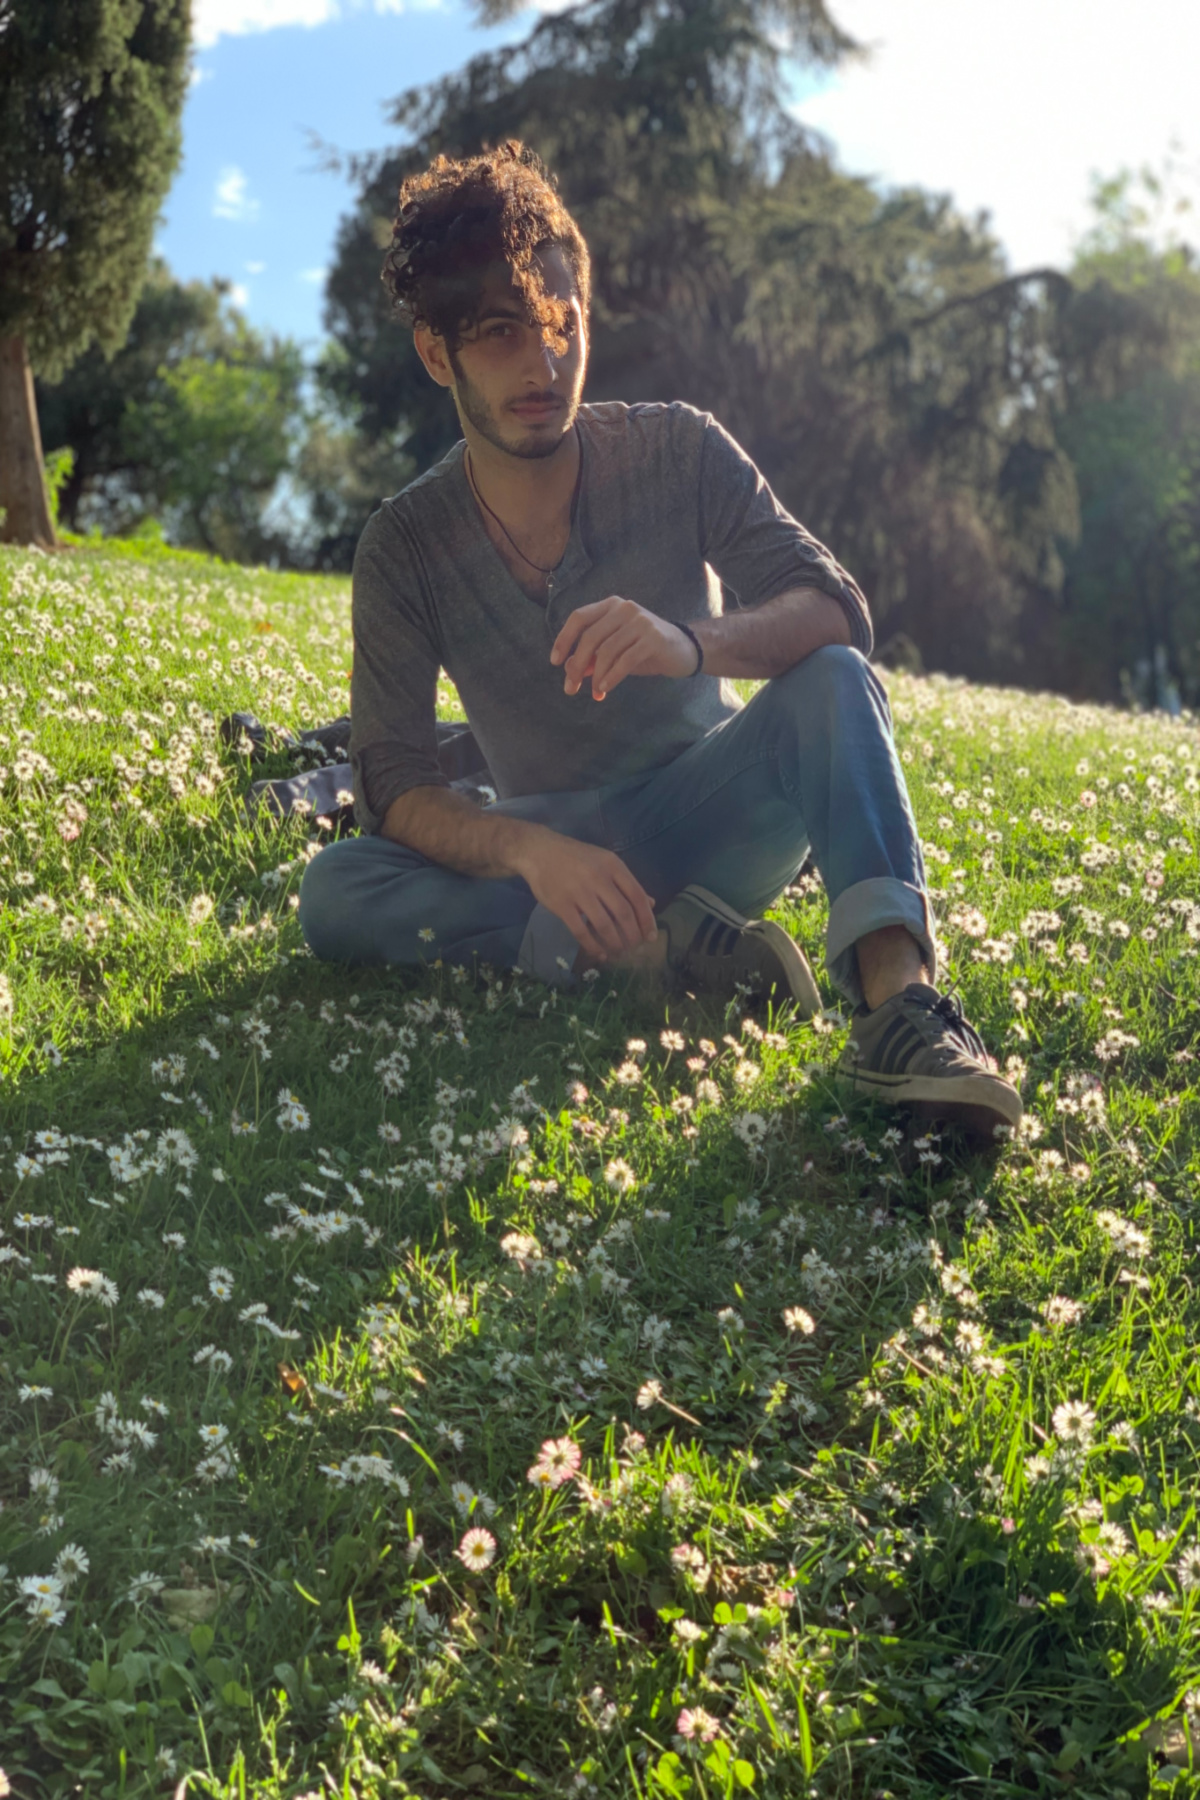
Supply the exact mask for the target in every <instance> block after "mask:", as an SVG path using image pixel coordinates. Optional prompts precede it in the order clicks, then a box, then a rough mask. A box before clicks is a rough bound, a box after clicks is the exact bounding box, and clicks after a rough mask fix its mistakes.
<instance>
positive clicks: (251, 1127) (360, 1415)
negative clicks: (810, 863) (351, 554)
mask: <svg viewBox="0 0 1200 1800" xmlns="http://www.w3.org/2000/svg"><path fill="white" fill-rule="evenodd" d="M348 601H349V595H348V587H347V584H346V583H344V582H342V581H335V580H320V579H314V578H305V577H292V576H279V575H271V574H269V573H266V572H263V571H242V570H234V569H231V568H229V567H227V566H224V565H217V564H209V565H205V564H203V563H201V562H199V561H197V560H195V559H189V560H188V561H187V562H177V561H174V560H172V559H170V558H163V557H159V558H157V559H154V558H151V559H149V560H145V561H142V560H139V559H138V558H137V557H136V556H133V555H129V554H126V555H122V556H111V555H108V554H106V553H105V552H103V551H101V550H96V549H91V548H86V547H85V548H77V549H75V550H73V551H72V552H70V553H68V554H64V555H62V556H59V557H44V556H36V555H28V556H27V555H23V554H20V553H16V552H12V551H6V552H3V553H0V612H2V613H3V627H4V644H5V649H4V652H3V661H2V664H0V768H2V771H3V773H2V775H0V791H2V794H3V803H4V804H3V810H2V813H0V906H2V909H3V910H2V911H0V969H2V970H3V971H4V974H3V983H2V985H0V1109H2V1118H0V1208H2V1210H0V1224H2V1225H3V1228H4V1232H3V1236H2V1237H0V1259H2V1260H0V1434H2V1443H3V1454H2V1457H0V1497H2V1499H3V1509H2V1510H0V1561H3V1562H4V1563H5V1564H6V1565H7V1572H6V1576H5V1579H4V1581H3V1583H2V1585H0V1690H2V1691H3V1694H4V1698H5V1706H4V1709H3V1710H2V1711H0V1765H2V1766H3V1768H4V1769H5V1770H6V1771H7V1775H8V1779H9V1780H10V1782H11V1784H12V1788H13V1791H14V1792H15V1793H17V1794H19V1795H22V1796H28V1797H30V1800H32V1797H33V1796H38V1797H41V1796H44V1795H45V1796H49V1795H54V1796H60V1795H61V1796H66V1795H68V1794H72V1795H74V1794H80V1795H84V1796H86V1797H87V1800H107V1797H108V1796H114V1797H115V1796H137V1795H150V1794H154V1795H158V1794H170V1793H172V1792H173V1791H176V1789H177V1784H180V1783H183V1785H182V1787H179V1791H180V1792H181V1793H188V1794H191V1795H212V1796H216V1795H221V1796H225V1795H229V1796H234V1795H237V1796H241V1795H254V1796H261V1797H262V1800H267V1797H270V1800H284V1797H286V1800H297V1797H298V1796H300V1795H309V1796H316V1795H318V1794H320V1795H340V1796H343V1797H344V1800H345V1797H349V1796H356V1797H359V1800H365V1797H368V1796H370V1797H372V1800H373V1797H374V1796H384V1795H387V1796H392V1795H420V1796H424V1797H425V1800H434V1797H440V1796H449V1795H452V1794H458V1793H483V1794H486V1795H488V1796H497V1797H499V1796H504V1797H507V1796H518V1795H527V1794H531V1793H543V1794H554V1795H581V1796H588V1795H606V1796H608V1795H611V1796H647V1797H650V1796H653V1797H654V1800H659V1797H660V1796H675V1795H690V1796H695V1797H696V1800H700V1797H702V1796H708V1797H710V1800H715V1797H717V1796H727V1795H733V1794H741V1793H745V1792H749V1793H751V1794H758V1795H762V1796H777V1797H784V1796H786V1797H788V1800H791V1797H793V1796H808V1795H813V1796H820V1797H822V1800H825V1797H830V1800H832V1797H833V1796H846V1797H847V1800H848V1797H850V1796H862V1797H863V1800H867V1797H869V1796H893V1797H895V1800H940V1797H941V1796H944V1795H947V1794H955V1795H958V1794H961V1795H965V1796H972V1797H988V1800H991V1797H993V1796H995V1797H999V1796H1005V1795H1028V1794H1038V1795H1041V1794H1045V1795H1060V1794H1067V1793H1069V1794H1071V1795H1075V1796H1094V1797H1096V1800H1101V1797H1102V1800H1116V1797H1117V1796H1119V1795H1120V1794H1122V1793H1124V1794H1126V1795H1131V1796H1132V1795H1142V1794H1146V1793H1149V1792H1155V1793H1166V1792H1168V1791H1170V1792H1172V1793H1174V1794H1176V1795H1182V1794H1194V1793H1197V1792H1200V1787H1198V1786H1197V1779H1196V1777H1195V1776H1194V1775H1193V1774H1192V1772H1191V1768H1190V1763H1189V1757H1190V1749H1189V1744H1190V1731H1189V1725H1188V1721H1189V1719H1190V1718H1191V1717H1192V1714H1193V1712H1194V1711H1195V1710H1196V1709H1200V1643H1198V1641H1197V1633H1196V1609H1197V1604H1198V1599H1200V1549H1198V1547H1197V1545H1198V1531H1197V1521H1196V1502H1197V1496H1198V1494H1200V1470H1198V1463H1197V1455H1198V1451H1200V1375H1198V1372H1197V1368H1196V1359H1195V1345H1196V1337H1197V1319H1198V1312H1200V1308H1198V1304H1197V1299H1196V1294H1195V1286H1196V1283H1195V1275H1194V1252H1195V1236H1196V1228H1197V1219H1198V1216H1200V1193H1198V1185H1197V1174H1198V1167H1197V1165H1198V1157H1197V1147H1196V1146H1197V1132H1196V1125H1197V1117H1198V1110H1200V1109H1198V1094H1197V1081H1196V1066H1197V1065H1196V1061H1195V1045H1194V1040H1195V1038H1196V1035H1197V1033H1196V1021H1197V1017H1198V1012H1197V1003H1198V1001H1200V980H1198V977H1197V952H1198V949H1200V904H1198V896H1197V891H1196V868H1197V863H1196V836H1197V820H1198V800H1197V768H1198V765H1200V756H1198V746H1197V732H1196V729H1195V722H1194V721H1183V722H1175V723H1171V722H1168V721H1164V720H1161V719H1158V718H1151V717H1145V716H1131V715H1126V714H1119V713H1116V712H1108V711H1102V710H1100V709H1096V708H1080V707H1073V706H1069V705H1067V704H1065V703H1064V702H1061V701H1057V700H1053V699H1048V698H1044V697H1031V696H1027V695H1021V694H1017V693H1013V692H1000V691H989V690H985V689H972V688H968V687H966V686H964V685H962V684H960V683H953V682H948V681H942V680H937V679H932V680H929V681H914V680H909V679H904V678H899V677H889V678H888V679H889V686H890V689H891V694H892V701H893V707H894V711H895V715H896V721H897V732H898V738H899V741H900V744H901V747H902V754H903V756H904V759H905V762H906V764H907V765H908V774H909V776H910V779H911V783H912V792H913V799H914V803H915V806H916V808H917V813H918V817H919V820H920V824H921V831H922V836H923V838H924V840H925V842H926V846H927V853H928V856H929V867H930V874H931V878H932V881H933V883H934V886H935V897H936V904H937V910H938V916H939V921H940V930H941V933H942V936H943V938H944V939H945V950H946V957H947V964H948V967H949V969H950V971H951V973H952V975H953V976H954V977H955V978H957V979H958V981H959V982H960V984H961V992H962V995H963V997H964V1000H965V1003H966V1007H967V1011H968V1013H969V1016H970V1017H971V1018H972V1019H973V1020H974V1021H975V1022H976V1024H977V1025H978V1026H979V1028H980V1029H981V1030H982V1032H983V1033H984V1035H985V1037H986V1038H987V1040H988V1042H989V1043H990V1044H991V1046H992V1047H993V1049H994V1050H995V1052H996V1054H997V1056H998V1058H999V1059H1000V1061H1001V1063H1004V1062H1006V1061H1008V1062H1010V1066H1011V1067H1012V1068H1013V1070H1014V1071H1015V1077H1016V1078H1017V1079H1019V1080H1020V1082H1021V1085H1022V1091H1023V1093H1024V1095H1025V1099H1026V1104H1027V1107H1028V1117H1027V1124H1028V1129H1027V1130H1025V1131H1023V1132H1022V1133H1021V1135H1020V1137H1019V1140H1017V1141H1013V1142H1009V1143H1006V1144H1003V1145H1001V1146H998V1147H997V1149H996V1150H995V1151H993V1152H989V1153H986V1154H982V1153H979V1152H977V1151H973V1150H972V1149H971V1148H970V1146H968V1145H966V1144H964V1143H962V1142H960V1141H957V1140H955V1139H954V1138H952V1137H950V1136H946V1137H944V1138H942V1139H940V1140H930V1139H923V1138H919V1137H914V1135H913V1133H912V1131H911V1130H910V1129H908V1128H904V1129H900V1130H897V1129H896V1128H895V1127H896V1123H897V1122H896V1120H895V1118H894V1117H893V1116H891V1115H889V1114H887V1113H886V1112H883V1111H872V1110H871V1109H869V1108H855V1109H853V1110H851V1112H850V1113H849V1115H847V1114H846V1112H845V1111H844V1109H843V1104H842V1101H841V1099H840V1097H839V1095H838V1093H837V1091H836V1090H835V1088H834V1086H833V1084H832V1082H831V1079H830V1074H829V1069H830V1064H831V1062H832V1060H833V1059H834V1057H835V1056H836V1053H837V1051H838V1049H839V1047H840V1044H841V1041H842V1035H843V1029H844V1020H843V1019H842V1018H841V1016H840V1014H839V1013H838V1012H837V1010H836V1008H837V999H836V996H835V995H833V994H832V992H830V991H829V990H828V989H827V990H826V992H827V998H828V1000H829V1007H830V1010H829V1012H828V1013H827V1015H825V1016H824V1017H822V1018H820V1019H818V1020H815V1021H813V1022H812V1023H811V1024H809V1025H801V1024H796V1023H794V1022H793V1021H791V1020H790V1019H789V1018H788V1017H786V1016H784V1017H781V1018H779V1019H775V1020H772V1021H769V1022H768V1024H769V1027H770V1028H769V1029H768V1030H767V1031H766V1034H765V1035H763V1028H762V1026H755V1025H754V1024H753V1022H752V1021H750V1022H748V1021H744V1020H742V1019H741V1018H740V1017H738V1016H737V1014H736V1012H735V1011H733V1010H731V1011H730V1012H729V1013H728V1014H727V1015H723V1016H722V1015H715V1014H712V1013H705V1014H697V1015H683V1016H681V1015H680V1014H679V1013H678V1012H676V1013H675V1014H674V1015H673V1016H671V1017H668V1016H667V1014H666V1011H665V1009H659V1010H655V1009H654V1008H652V1007H649V1006H648V1003H647V1002H646V1001H645V1000H641V1001H636V1000H634V999H633V998H632V997H631V996H630V995H629V994H627V993H623V992H622V991H621V990H620V989H619V988H617V987H615V986H611V985H609V984H608V983H607V982H605V981H603V980H601V981H598V982H596V983H594V984H593V985H592V986H591V987H589V988H588V989H587V990H586V991H584V992H583V993H581V994H580V995H578V996H563V995H558V996H554V995H549V994H547V993H546V992H545V991H544V990H540V989H538V988H537V987H535V986H533V985H531V984H529V983H527V982H523V981H520V980H518V979H515V978H514V977H513V976H512V975H511V974H508V973H504V972H493V973H491V974H490V975H485V976H484V977H483V978H482V979H480V980H479V981H478V982H475V981H472V980H468V979H466V978H465V977H464V975H463V974H462V972H460V971H455V970H452V969H449V968H443V967H439V966H436V965H435V966H433V967H431V968H430V969H429V970H427V971H424V972H409V973H405V972H402V971H400V970H339V969H336V968H331V967H327V966H322V965H320V964H318V963H316V962H315V961H314V960H313V959H312V958H311V957H310V956H309V955H308V954H307V952H306V950H305V948H304V946H303V943H302V940H301V937H300V933H299V928H298V925H297V921H296V918H295V916H294V911H295V902H296V895H297V889H298V885H299V881H300V877H301V874H302V872H303V868H304V866H305V860H306V858H307V857H308V856H309V855H310V854H312V853H314V852H315V851H316V850H317V849H318V848H319V846H320V842H321V837H322V832H321V828H320V827H319V826H318V825H317V824H316V823H315V822H313V823H311V824H306V823H305V822H304V821H293V822H290V823H288V824H287V825H284V826H278V827H264V826H261V825H255V824H251V823H248V822H247V821H246V820H245V818H244V816H243V812H242V806H241V797H242V795H243V793H244V792H245V789H246V787H247V786H248V784H249V781H250V780H251V779H255V778H257V777H258V776H260V775H262V774H264V773H274V772H283V771H284V770H285V769H286V767H287V766H288V765H287V763H286V759H285V758H284V757H282V756H280V757H278V758H276V759H274V760H272V761H271V762H270V763H268V764H267V765H265V767H256V768H254V769H251V768H250V767H249V766H248V765H247V764H246V763H245V762H244V761H239V759H238V758H237V757H236V756H235V755H234V754H232V753H231V752H230V751H228V750H226V749H224V748H223V747H220V746H219V745H218V744H217V741H216V738H215V730H214V728H215V721H216V720H217V719H218V718H220V717H221V716H222V715H223V714H224V713H226V712H228V711H231V710H234V709H245V708H250V709H253V710H254V711H256V712H257V713H259V715H260V716H261V717H263V718H266V719H268V720H272V721H274V722H277V723H279V724H288V725H292V726H301V725H306V724H315V723H319V722H321V721H323V720H326V719H329V718H332V717H334V716H335V715H336V714H338V713H340V712H342V711H344V710H345V708H346V706H347V704H348V691H347V677H346V670H347V668H348V654H349V622H348V614H349V605H348ZM444 699H445V701H446V703H447V704H450V703H451V702H452V696H451V695H450V694H449V693H447V694H446V695H445V696H444ZM1081 796H1082V798H1081ZM1091 797H1094V804H1089V800H1090V799H1091ZM825 912H826V907H825V900H824V896H823V893H822V891H821V889H820V886H819V884H817V883H815V882H811V881H805V882H802V883H801V886H800V889H798V890H796V891H793V892H792V893H791V894H789V896H788V897H787V899H786V900H785V902H784V903H783V904H782V906H781V909H780V913H779V916H780V917H782V918H785V919H786V921H787V922H788V924H789V925H790V926H791V928H792V929H793V930H794V931H795V932H796V933H797V935H798V936H799V937H800V938H801V939H802V941H803V942H804V943H805V944H806V945H807V946H808V948H809V950H810V952H811V953H812V954H813V956H814V958H815V959H816V961H817V966H818V969H820V967H821V965H820V959H819V950H820V944H821V937H822V930H823V923H824V918H825ZM822 979H823V977H822ZM664 1033H666V1034H667V1035H666V1036H664V1035H663V1034H664ZM584 1090H586V1092H585V1091H584ZM79 1270H83V1271H94V1272H95V1273H94V1274H93V1275H84V1276H80V1275H79V1274H75V1275H74V1277H73V1276H72V1271H79ZM795 1309H801V1310H800V1311H797V1310H795ZM785 1312H786V1313H787V1314H788V1319H787V1320H785V1317H784V1315H785ZM810 1323H811V1326H812V1329H811V1330H808V1329H807V1326H808V1325H809V1324H810ZM281 1365H282V1371H283V1372H282V1373H281ZM563 1440H568V1441H567V1442H564V1441H563ZM554 1444H557V1446H558V1447H557V1449H556V1450H553V1451H552V1452H549V1453H547V1455H546V1456H544V1457H543V1456H542V1454H541V1453H542V1451H543V1446H545V1445H554ZM539 1460H540V1461H541V1464H542V1466H543V1468H544V1469H545V1470H546V1473H547V1477H548V1478H547V1479H530V1476H531V1474H532V1473H533V1472H534V1471H535V1470H536V1469H537V1467H538V1465H539ZM576 1460H578V1470H577V1472H576V1473H575V1474H573V1472H572V1470H573V1465H574V1464H575V1463H576ZM560 1476H561V1477H562V1479H561V1480H559V1477H560ZM551 1477H552V1478H553V1480H554V1481H557V1482H558V1485H553V1482H552V1480H551V1479H549V1478H551ZM475 1530H480V1531H484V1532H486V1533H487V1534H488V1535H489V1538H490V1539H491V1540H494V1555H493V1557H492V1559H491V1560H490V1562H489V1563H488V1566H486V1567H481V1568H471V1567H469V1566H467V1564H466V1563H465V1562H464V1561H463V1560H462V1558H461V1556H460V1555H459V1554H458V1552H459V1551H460V1549H461V1548H462V1544H463V1539H464V1536H465V1534H466V1533H467V1532H469V1531H475ZM474 1541H477V1542H480V1543H482V1544H484V1546H485V1556H484V1560H485V1561H486V1560H487V1558H486V1549H487V1543H488V1540H487V1539H479V1540H474ZM69 1546H74V1547H75V1548H74V1549H69V1548H68V1547H69ZM80 1553H82V1555H80ZM84 1561H86V1564H87V1567H86V1570H84V1569H83V1568H82V1567H81V1564H82V1562H84ZM56 1569H57V1570H58V1572H59V1579H58V1583H57V1585H56V1584H55V1583H51V1592H50V1595H49V1598H48V1601H47V1603H46V1610H47V1611H48V1612H49V1614H50V1615H51V1620H52V1621H56V1622H44V1621H42V1620H39V1619H38V1618H36V1617H34V1616H32V1615H33V1613H34V1612H35V1611H36V1609H37V1606H38V1602H37V1600H36V1599H35V1598H32V1597H31V1596H30V1595H29V1594H28V1593H27V1592H26V1590H25V1589H23V1588H22V1586H21V1584H22V1582H24V1581H26V1580H27V1578H31V1577H40V1576H47V1575H50V1576H53V1575H54V1573H55V1571H56ZM72 1569H74V1571H75V1572H74V1573H73V1574H72V1572H71V1571H72ZM59 1589H61V1592H59V1591H58V1590H59ZM689 1732H690V1733H691V1734H692V1735H690V1736H689V1735H687V1734H688V1733H689ZM1168 1754H1169V1756H1170V1758H1171V1759H1172V1760H1167V1757H1168ZM185 1777H187V1778H188V1779H187V1780H186V1782H185V1781H184V1778H185Z"/></svg>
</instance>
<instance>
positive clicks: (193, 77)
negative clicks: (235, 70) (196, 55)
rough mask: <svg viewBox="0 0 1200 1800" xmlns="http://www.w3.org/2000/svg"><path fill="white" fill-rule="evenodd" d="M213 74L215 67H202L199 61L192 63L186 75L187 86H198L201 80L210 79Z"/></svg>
mask: <svg viewBox="0 0 1200 1800" xmlns="http://www.w3.org/2000/svg"><path fill="white" fill-rule="evenodd" d="M215 74H216V70H215V69H202V68H201V66H200V64H199V63H194V64H193V65H192V69H191V73H190V74H189V75H188V86H189V87H199V86H200V83H201V82H202V81H211V80H212V78H213V76H214V75H215Z"/></svg>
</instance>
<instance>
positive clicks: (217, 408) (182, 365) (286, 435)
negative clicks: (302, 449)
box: [121, 320, 304, 560]
mask: <svg viewBox="0 0 1200 1800" xmlns="http://www.w3.org/2000/svg"><path fill="white" fill-rule="evenodd" d="M303 376H304V364H303V359H302V356H301V353H300V350H299V348H298V347H297V346H296V345H294V344H292V343H291V342H290V341H289V340H284V341H283V342H282V343H280V342H277V341H275V340H268V341H266V342H265V343H264V341H263V340H262V339H261V338H260V337H259V336H258V334H257V333H255V332H253V331H251V330H250V329H249V327H247V326H246V325H245V324H244V322H243V321H241V320H237V321H236V322H235V334H234V339H233V342H232V343H231V344H230V345H229V347H228V350H227V352H226V353H225V354H223V355H216V356H214V355H212V354H208V355H200V354H195V353H193V354H190V355H185V356H182V357H180V358H179V360H178V361H176V362H174V363H173V364H171V365H167V364H162V365H160V367H159V368H158V370H157V371H156V380H155V385H154V388H153V389H152V391H151V393H150V394H149V396H148V397H146V398H145V399H139V398H136V397H130V398H129V399H128V400H127V402H126V405H125V410H124V413H123V416H122V422H121V438H122V442H123V444H124V445H125V446H126V449H127V452H128V454H129V456H130V458H131V459H132V460H133V461H134V462H135V463H137V464H139V465H140V466H141V467H142V468H143V469H144V470H145V471H147V485H149V481H150V479H151V477H150V475H149V472H150V471H153V476H152V480H153V488H152V491H153V492H154V494H155V498H156V500H157V502H158V504H159V506H161V507H162V508H163V509H164V511H165V512H166V513H167V514H168V516H170V517H172V518H173V519H174V521H175V525H176V536H177V538H178V540H179V541H180V542H181V543H182V544H184V545H188V544H194V545H198V546H200V547H201V548H203V549H206V550H211V551H215V552H217V553H218V554H222V555H225V556H240V557H242V558H243V559H245V560H250V559H252V558H255V557H261V555H262V550H263V545H264V542H265V534H264V530H263V523H262V511H263V506H264V503H265V502H266V500H267V499H268V498H269V497H270V495H271V493H272V491H273V490H274V488H275V485H276V483H277V482H278V480H279V477H280V476H281V475H282V474H283V473H284V471H285V470H286V469H287V468H288V467H289V465H290V463H291V461H292V459H293V457H294V455H295V447H296V446H295V443H294V441H293V439H294V437H295V435H296V431H297V426H298V423H299V419H300V415H301V384H302V381H303Z"/></svg>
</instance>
